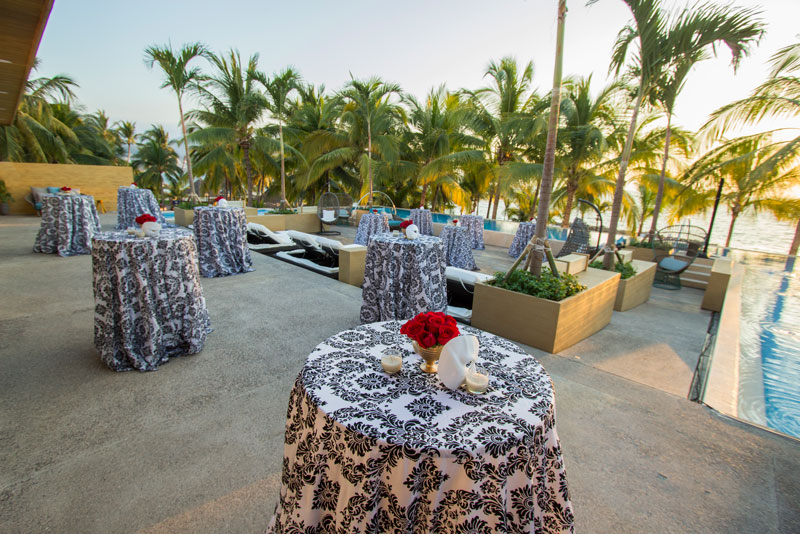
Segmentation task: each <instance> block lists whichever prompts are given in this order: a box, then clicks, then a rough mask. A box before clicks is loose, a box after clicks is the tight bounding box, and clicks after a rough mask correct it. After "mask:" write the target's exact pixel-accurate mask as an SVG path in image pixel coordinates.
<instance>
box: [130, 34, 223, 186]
mask: <svg viewBox="0 0 800 534" xmlns="http://www.w3.org/2000/svg"><path fill="white" fill-rule="evenodd" d="M144 54H145V64H146V65H147V66H148V67H149V68H153V65H154V64H156V63H158V65H159V67H161V70H163V71H164V75H165V79H164V82H163V83H162V84H161V88H162V89H163V88H166V87H169V88H171V89H172V90H173V91H175V96H177V97H178V111H179V112H180V115H181V130H182V131H183V143H184V149H185V150H186V154H187V155H188V154H189V138H188V136H187V135H186V119H185V117H184V113H183V96H184V95H185V94H186V91H187V90H188V89H189V88H190V87H192V86H193V84H195V83H197V82H199V81H202V80H203V78H204V77H203V74H202V73H201V71H200V69H199V68H197V67H192V68H189V62H191V61H192V60H193V59H194V58H196V57H198V56H205V55H207V54H208V48H207V47H206V46H205V45H204V44H202V43H190V44H187V45H184V46H183V47H182V48H181V49H180V51H178V52H177V54H176V52H175V51H173V50H172V45H164V46H149V47H147V48H146V49H145V51H144ZM186 161H187V168H186V172H187V174H188V175H189V191H190V192H191V196H192V198H197V193H196V192H195V190H194V176H193V175H192V164H191V158H189V157H187V158H186Z"/></svg>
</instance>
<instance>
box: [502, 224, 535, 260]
mask: <svg viewBox="0 0 800 534" xmlns="http://www.w3.org/2000/svg"><path fill="white" fill-rule="evenodd" d="M535 233H536V223H535V222H533V221H531V222H521V223H519V228H517V233H516V234H514V240H513V241H512V242H511V247H509V249H508V255H509V256H511V257H512V258H519V255H520V254H522V251H523V250H525V247H526V246H527V245H528V242H529V241H530V240H531V238H532V237H533V234H535Z"/></svg>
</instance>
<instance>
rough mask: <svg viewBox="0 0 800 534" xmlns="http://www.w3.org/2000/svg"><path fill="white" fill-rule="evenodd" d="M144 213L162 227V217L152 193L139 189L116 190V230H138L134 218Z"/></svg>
mask: <svg viewBox="0 0 800 534" xmlns="http://www.w3.org/2000/svg"><path fill="white" fill-rule="evenodd" d="M145 213H149V214H150V215H152V216H153V217H155V218H156V219H157V221H156V222H158V224H160V225H161V226H164V223H165V220H164V215H163V214H162V213H161V208H159V207H158V202H156V197H155V196H153V192H152V191H150V190H149V189H144V188H141V187H120V188H119V189H118V190H117V230H127V229H128V228H138V225H137V224H136V217H138V216H139V215H144V214H145Z"/></svg>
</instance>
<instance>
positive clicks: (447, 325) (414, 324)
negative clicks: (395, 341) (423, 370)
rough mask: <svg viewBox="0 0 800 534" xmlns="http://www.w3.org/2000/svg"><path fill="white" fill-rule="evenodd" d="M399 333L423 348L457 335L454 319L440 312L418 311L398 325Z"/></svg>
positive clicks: (439, 343)
mask: <svg viewBox="0 0 800 534" xmlns="http://www.w3.org/2000/svg"><path fill="white" fill-rule="evenodd" d="M400 333H401V334H404V335H406V336H408V337H410V338H411V339H413V340H414V341H416V342H417V344H418V345H419V346H420V347H422V348H423V349H429V348H431V347H434V346H436V345H444V344H446V343H447V342H448V341H450V340H451V339H453V338H454V337H457V336H458V335H459V331H458V325H457V323H456V320H455V319H453V318H452V317H450V316H449V315H447V314H444V313H442V312H425V313H420V314H419V315H417V316H416V317H414V318H413V319H411V320H410V321H408V322H406V323H405V324H404V325H403V326H402V327H400Z"/></svg>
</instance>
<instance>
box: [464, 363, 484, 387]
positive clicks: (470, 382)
mask: <svg viewBox="0 0 800 534" xmlns="http://www.w3.org/2000/svg"><path fill="white" fill-rule="evenodd" d="M466 383H467V391H469V392H470V393H483V392H485V391H486V388H488V387H489V371H487V370H485V369H482V368H480V367H475V366H472V367H471V368H470V369H467V377H466Z"/></svg>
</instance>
